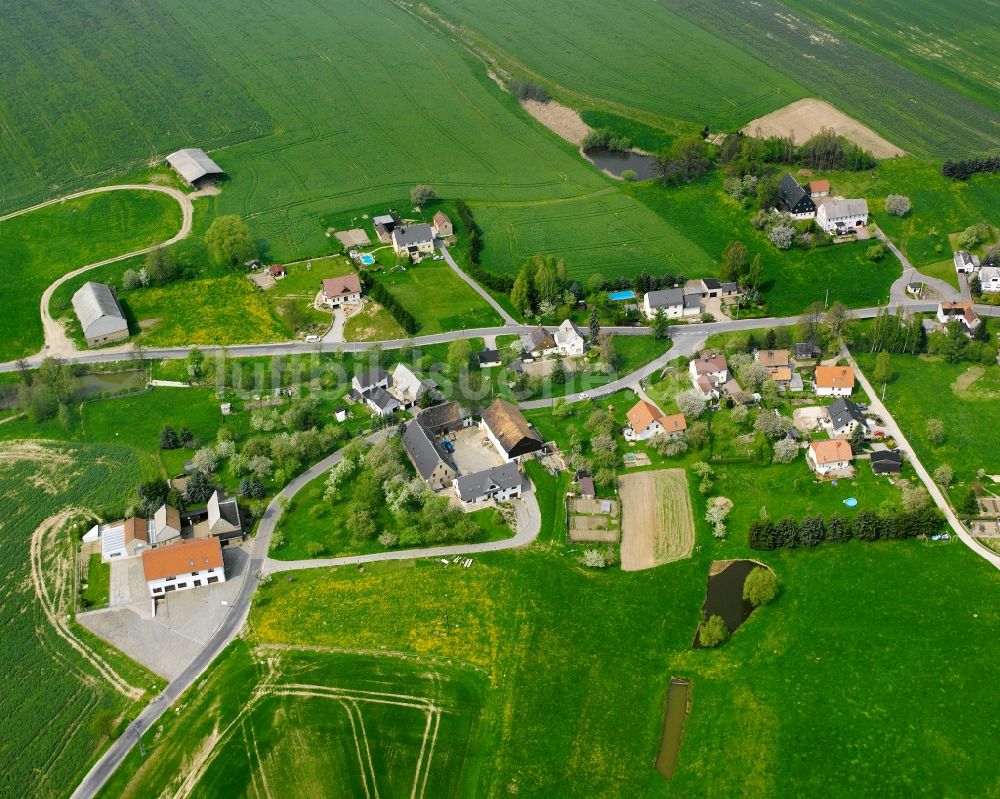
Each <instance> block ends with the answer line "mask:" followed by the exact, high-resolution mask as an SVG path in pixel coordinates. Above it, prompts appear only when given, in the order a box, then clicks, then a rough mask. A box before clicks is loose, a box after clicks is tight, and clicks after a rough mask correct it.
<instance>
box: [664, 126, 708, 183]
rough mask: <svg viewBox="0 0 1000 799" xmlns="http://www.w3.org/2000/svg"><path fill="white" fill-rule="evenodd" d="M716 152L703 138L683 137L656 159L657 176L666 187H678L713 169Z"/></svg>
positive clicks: (695, 136)
mask: <svg viewBox="0 0 1000 799" xmlns="http://www.w3.org/2000/svg"><path fill="white" fill-rule="evenodd" d="M713 157H714V152H713V150H712V148H711V147H710V146H709V144H708V142H706V141H705V140H704V139H702V138H701V136H697V135H694V136H681V137H680V138H678V139H676V140H675V141H674V143H673V144H672V145H670V149H669V150H667V152H666V153H664V154H662V155H660V156H658V157H657V159H656V167H655V170H654V171H655V174H656V176H657V177H658V178H659V179H660V181H661V182H662V183H663V185H664V186H678V185H680V184H681V183H687V182H689V181H691V180H694V179H695V178H696V177H698V176H699V175H704V174H705V173H706V172H708V171H709V170H711V169H712V164H713V160H712V159H713Z"/></svg>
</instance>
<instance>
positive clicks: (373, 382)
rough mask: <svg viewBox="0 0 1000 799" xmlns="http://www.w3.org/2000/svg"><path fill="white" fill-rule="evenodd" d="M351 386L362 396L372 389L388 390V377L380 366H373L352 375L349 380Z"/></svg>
mask: <svg viewBox="0 0 1000 799" xmlns="http://www.w3.org/2000/svg"><path fill="white" fill-rule="evenodd" d="M351 386H352V387H353V388H354V390H355V391H357V392H358V393H359V394H364V393H365V392H366V391H371V390H372V389H373V388H389V375H387V374H386V372H385V369H383V368H382V367H381V366H375V367H373V368H371V369H366V370H365V371H364V372H359V373H358V374H356V375H354V377H352V378H351Z"/></svg>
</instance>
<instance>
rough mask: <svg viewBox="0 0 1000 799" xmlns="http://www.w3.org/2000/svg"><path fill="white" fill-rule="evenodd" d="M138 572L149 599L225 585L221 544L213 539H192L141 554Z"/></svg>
mask: <svg viewBox="0 0 1000 799" xmlns="http://www.w3.org/2000/svg"><path fill="white" fill-rule="evenodd" d="M142 572H143V576H144V577H145V578H146V586H147V587H148V588H149V595H150V596H151V597H153V599H157V598H159V597H163V596H166V595H167V594H169V593H170V592H171V591H183V590H185V589H188V588H199V587H201V586H203V585H212V584H213V583H224V582H225V581H226V569H225V566H224V565H223V562H222V544H220V543H219V541H218V539H216V538H192V539H191V540H189V541H182V542H180V543H178V544H173V545H171V546H168V547H158V548H156V549H147V550H146V551H145V552H143V553H142Z"/></svg>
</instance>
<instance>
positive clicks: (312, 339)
mask: <svg viewBox="0 0 1000 799" xmlns="http://www.w3.org/2000/svg"><path fill="white" fill-rule="evenodd" d="M320 341H322V339H321V338H320V337H319V336H315V335H314V336H306V344H319V342H320Z"/></svg>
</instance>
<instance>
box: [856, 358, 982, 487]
mask: <svg viewBox="0 0 1000 799" xmlns="http://www.w3.org/2000/svg"><path fill="white" fill-rule="evenodd" d="M972 346H975V345H974V344H973V345H972ZM855 358H856V359H857V361H858V365H859V366H860V367H861V368H862V369H863V370H864V372H865V373H866V374H867V375H868V376H869V379H870V378H871V374H872V371H873V369H874V367H875V356H874V355H870V354H867V353H855ZM890 358H891V361H892V368H893V377H892V379H891V380H890V381H889V383H888V385H887V387H886V393H885V404H886V406H887V407H888V408H889V411H890V412H891V413H892V415H893V417H894V418H895V419H896V421H897V422H898V423H899V426H900V427H901V428H902V430H903V433H904V434H905V435H906V437H907V439H909V441H910V443H911V444H912V445H913V448H914V449H915V450H916V453H917V456H918V457H919V458H920V460H921V461H922V462H923V464H924V466H925V467H926V468H927V470H928V471H930V472H933V471H934V469H935V468H937V467H938V466H940V465H941V464H948V465H949V466H951V468H952V469H953V470H954V473H955V484H954V485H953V487H952V489H951V492H950V493H951V499H952V501H953V502H955V503H957V502H958V501H960V500H961V499H962V497H963V496H964V495H965V490H966V488H967V487H968V485H969V484H971V483H972V482H974V481H975V480H976V472H977V471H978V470H979V469H985V470H986V474H988V475H989V474H1000V447H998V448H996V449H994V442H993V438H995V434H994V432H993V431H994V430H995V429H996V428H995V427H994V425H993V424H992V423H991V420H992V419H996V420H997V423H998V424H1000V404H998V402H997V400H998V399H1000V366H997V365H996V364H993V365H991V366H982V365H980V364H970V363H956V364H951V363H947V362H945V361H944V360H943V359H942V358H941V357H940V356H932V355H891V356H890ZM928 419H940V420H941V421H942V422H944V428H945V431H946V438H945V440H944V441H943V442H941V443H939V444H935V443H933V442H932V441H931V440H930V438H929V436H928V435H927V420H928ZM986 483H987V486H989V485H990V482H989V478H987V480H986Z"/></svg>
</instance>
